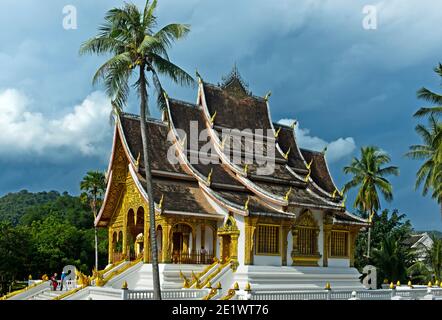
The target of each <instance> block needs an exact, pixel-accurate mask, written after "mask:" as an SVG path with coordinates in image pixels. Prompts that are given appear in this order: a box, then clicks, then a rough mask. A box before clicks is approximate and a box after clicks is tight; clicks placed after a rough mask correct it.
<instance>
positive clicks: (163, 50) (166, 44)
mask: <svg viewBox="0 0 442 320" xmlns="http://www.w3.org/2000/svg"><path fill="white" fill-rule="evenodd" d="M156 5H157V1H156V0H154V1H153V2H152V4H150V3H149V1H146V5H145V7H144V10H143V11H142V12H140V10H139V9H138V8H137V6H135V5H134V4H129V3H126V4H125V5H124V6H123V7H122V8H114V9H111V10H109V11H108V12H107V14H106V16H105V23H104V24H103V25H102V26H101V27H100V33H99V34H98V35H97V36H96V37H94V38H91V39H89V40H88V41H86V42H85V43H83V44H82V46H81V48H80V53H81V54H85V53H92V54H97V55H101V54H111V55H112V57H111V58H110V59H109V60H108V61H106V62H105V63H104V64H103V65H102V66H101V67H100V68H99V69H98V70H97V72H96V74H95V76H94V78H93V83H97V82H98V81H100V80H102V81H103V82H104V84H105V87H106V92H107V94H108V95H109V97H110V98H111V99H112V101H113V104H114V107H116V108H117V109H119V110H122V109H123V107H124V105H125V104H126V103H127V99H128V95H129V80H130V78H131V77H136V81H135V83H134V84H133V86H134V87H135V89H136V90H137V93H138V95H139V97H140V128H141V139H142V143H143V154H142V156H143V161H144V168H145V174H146V193H147V196H148V201H149V223H150V226H149V228H150V241H151V257H152V276H153V289H154V299H161V292H160V278H159V271H158V253H157V242H156V235H155V211H154V201H153V192H152V176H151V170H150V162H149V154H148V149H147V131H146V119H147V117H149V116H150V112H149V107H148V93H147V89H148V87H149V79H151V84H153V87H154V88H155V91H156V95H157V99H156V100H157V104H158V107H159V108H160V109H162V108H164V107H165V92H164V90H163V87H162V85H161V82H160V79H159V74H162V75H165V76H167V77H169V78H170V79H172V80H173V81H174V82H175V83H179V84H182V85H183V84H185V85H190V84H193V83H194V80H193V79H192V77H191V76H190V75H189V74H187V73H186V72H185V71H184V70H183V69H181V68H180V67H178V66H177V65H175V64H173V63H172V62H171V61H170V59H169V56H168V54H167V50H168V49H169V48H170V47H171V45H172V43H173V42H174V41H176V40H178V39H181V38H183V37H184V36H185V35H186V34H187V33H188V32H189V31H190V26H189V25H185V24H177V23H173V24H168V25H166V26H165V27H163V28H161V29H160V30H158V31H156V32H154V28H155V27H156V24H157V21H156V16H154V11H155V8H156ZM149 74H150V76H151V78H148V75H149Z"/></svg>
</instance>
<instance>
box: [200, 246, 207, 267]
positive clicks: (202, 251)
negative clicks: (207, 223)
mask: <svg viewBox="0 0 442 320" xmlns="http://www.w3.org/2000/svg"><path fill="white" fill-rule="evenodd" d="M206 253H207V251H206V249H204V246H202V247H201V251H200V255H201V263H202V264H206Z"/></svg>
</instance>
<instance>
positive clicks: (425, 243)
mask: <svg viewBox="0 0 442 320" xmlns="http://www.w3.org/2000/svg"><path fill="white" fill-rule="evenodd" d="M405 243H406V244H407V245H409V246H410V247H411V248H413V249H415V250H416V254H417V260H419V261H424V260H425V259H426V258H427V251H428V250H429V249H431V247H432V246H433V240H432V239H431V237H430V235H429V234H428V233H426V232H424V233H420V234H414V235H411V236H410V238H408V239H407V240H406V241H405Z"/></svg>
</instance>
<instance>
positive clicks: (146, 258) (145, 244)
mask: <svg viewBox="0 0 442 320" xmlns="http://www.w3.org/2000/svg"><path fill="white" fill-rule="evenodd" d="M143 209H144V210H143V211H144V231H143V236H144V238H143V249H144V252H143V262H144V263H148V262H149V250H150V248H149V240H150V239H149V222H148V221H149V207H147V210H146V209H145V208H144V207H143Z"/></svg>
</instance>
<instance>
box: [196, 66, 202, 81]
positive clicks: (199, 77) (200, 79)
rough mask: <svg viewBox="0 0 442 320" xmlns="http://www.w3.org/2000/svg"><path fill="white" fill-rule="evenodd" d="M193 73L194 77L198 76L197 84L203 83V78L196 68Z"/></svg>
mask: <svg viewBox="0 0 442 320" xmlns="http://www.w3.org/2000/svg"><path fill="white" fill-rule="evenodd" d="M195 74H196V77H197V78H198V83H199V84H201V83H203V78H202V77H201V75H200V74H199V72H198V69H195Z"/></svg>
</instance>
